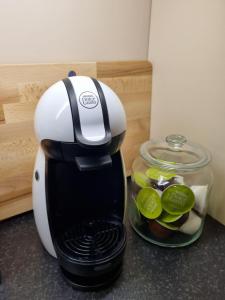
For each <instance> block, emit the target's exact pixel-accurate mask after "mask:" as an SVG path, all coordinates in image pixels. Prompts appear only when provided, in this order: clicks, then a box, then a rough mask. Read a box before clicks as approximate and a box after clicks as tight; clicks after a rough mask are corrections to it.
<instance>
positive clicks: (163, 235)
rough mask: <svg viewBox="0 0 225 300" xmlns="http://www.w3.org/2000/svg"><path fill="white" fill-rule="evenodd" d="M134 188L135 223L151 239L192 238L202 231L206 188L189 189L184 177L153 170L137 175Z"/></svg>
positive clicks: (205, 205) (133, 180) (134, 178)
mask: <svg viewBox="0 0 225 300" xmlns="http://www.w3.org/2000/svg"><path fill="white" fill-rule="evenodd" d="M132 184H133V190H132V195H133V201H134V205H135V207H134V209H135V210H136V212H137V217H136V219H139V223H140V226H141V227H142V230H143V226H144V227H145V228H144V229H145V232H146V231H149V235H150V236H151V235H153V236H154V237H156V238H158V239H160V240H163V239H167V238H168V237H171V236H172V235H174V234H176V233H183V234H185V235H189V236H190V235H195V234H196V233H198V231H199V230H201V225H202V223H203V219H202V218H203V217H204V216H205V213H206V208H207V189H208V188H207V185H202V186H197V185H193V186H190V187H189V186H188V185H186V184H185V179H184V177H182V176H177V175H176V174H175V173H170V172H166V171H163V170H160V169H157V168H154V167H151V168H148V169H147V170H146V172H145V173H142V172H135V173H134V174H133V176H132ZM175 240H176V241H177V238H176V239H175ZM181 240H184V239H183V238H181Z"/></svg>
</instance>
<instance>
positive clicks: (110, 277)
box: [61, 264, 122, 291]
mask: <svg viewBox="0 0 225 300" xmlns="http://www.w3.org/2000/svg"><path fill="white" fill-rule="evenodd" d="M61 271H62V274H63V277H64V279H65V280H66V282H67V283H68V284H69V285H71V286H72V287H73V288H75V289H78V290H81V291H96V290H100V289H104V288H107V287H108V286H110V285H111V284H112V283H113V282H114V281H115V280H116V279H117V278H118V277H119V275H120V273H121V272H122V264H120V265H118V267H117V268H116V269H114V270H113V271H111V272H109V273H107V274H104V275H101V276H95V277H82V276H76V275H73V274H71V273H69V272H67V271H66V270H65V269H63V268H61Z"/></svg>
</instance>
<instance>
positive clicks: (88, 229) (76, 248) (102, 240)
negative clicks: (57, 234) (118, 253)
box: [58, 220, 124, 261]
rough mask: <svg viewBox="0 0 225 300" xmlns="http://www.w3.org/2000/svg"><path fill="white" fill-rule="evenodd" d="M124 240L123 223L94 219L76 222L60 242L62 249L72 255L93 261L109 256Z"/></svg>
mask: <svg viewBox="0 0 225 300" xmlns="http://www.w3.org/2000/svg"><path fill="white" fill-rule="evenodd" d="M123 240H124V228H123V224H120V223H119V224H118V223H114V222H108V221H102V220H93V221H88V222H85V223H81V224H76V225H75V226H74V227H73V228H70V229H69V230H67V231H66V232H65V233H64V234H63V235H62V236H61V238H60V242H59V241H58V242H59V243H58V244H59V246H60V248H61V251H63V252H64V253H66V254H67V255H70V256H71V257H73V258H75V259H79V260H84V261H89V260H91V261H93V260H98V259H102V258H105V257H107V256H108V255H109V254H111V253H112V252H114V251H115V250H116V248H117V247H119V248H120V246H121V245H120V243H121V242H123Z"/></svg>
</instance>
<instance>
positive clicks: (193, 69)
mask: <svg viewBox="0 0 225 300" xmlns="http://www.w3.org/2000/svg"><path fill="white" fill-rule="evenodd" d="M149 59H150V60H151V61H152V63H153V94H152V116H151V117H152V119H151V136H166V135H167V134H169V133H183V134H184V135H186V136H187V137H188V138H189V139H191V140H194V141H196V142H199V143H201V144H203V145H205V146H206V147H208V148H209V149H210V150H211V152H212V154H213V163H212V166H213V169H214V173H215V185H214V189H213V193H212V197H211V203H210V213H211V214H212V216H214V217H215V218H217V219H218V220H219V221H221V222H222V223H224V224H225V1H224V0H188V1H187V0H167V1H164V0H153V1H152V12H151V26H150V46H149Z"/></svg>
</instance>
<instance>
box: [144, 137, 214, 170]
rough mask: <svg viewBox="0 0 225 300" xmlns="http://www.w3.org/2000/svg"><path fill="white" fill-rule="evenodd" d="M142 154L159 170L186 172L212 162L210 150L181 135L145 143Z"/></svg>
mask: <svg viewBox="0 0 225 300" xmlns="http://www.w3.org/2000/svg"><path fill="white" fill-rule="evenodd" d="M140 154H141V156H142V158H143V159H144V160H146V161H147V162H148V163H150V164H153V165H155V166H158V167H159V168H164V169H167V170H180V171H184V172H185V171H190V170H194V169H197V168H202V167H204V166H206V165H207V164H208V163H209V162H210V160H211V155H210V153H209V151H208V150H206V149H205V148H203V147H202V146H200V145H198V144H195V143H192V142H189V141H187V139H186V138H185V137H184V136H183V135H179V134H172V135H169V136H167V137H166V138H165V139H164V140H163V139H162V140H157V141H156V140H150V141H148V142H145V143H144V144H142V145H141V148H140Z"/></svg>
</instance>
